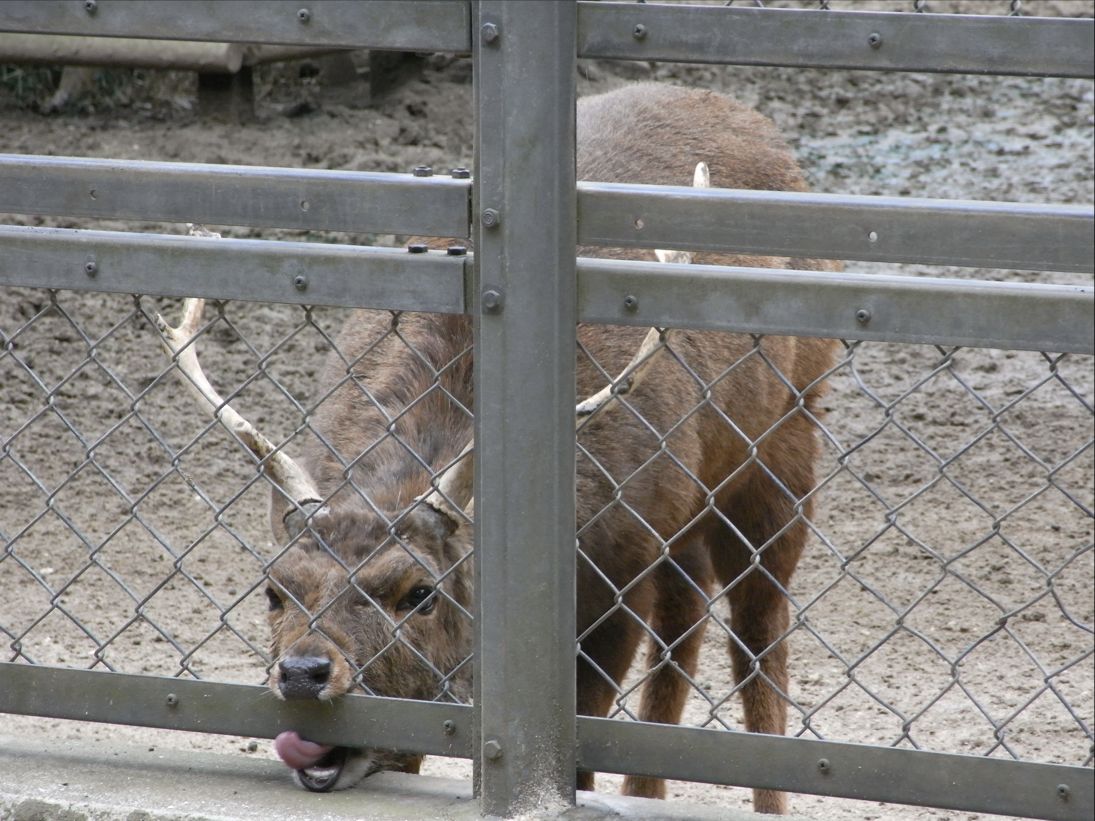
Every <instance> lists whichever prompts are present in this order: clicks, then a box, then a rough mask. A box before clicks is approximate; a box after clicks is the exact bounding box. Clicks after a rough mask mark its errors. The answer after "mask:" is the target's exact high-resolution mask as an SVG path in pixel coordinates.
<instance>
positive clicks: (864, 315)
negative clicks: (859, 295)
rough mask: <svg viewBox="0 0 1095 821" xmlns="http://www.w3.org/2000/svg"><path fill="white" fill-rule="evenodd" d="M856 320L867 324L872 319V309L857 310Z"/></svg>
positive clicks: (861, 323)
mask: <svg viewBox="0 0 1095 821" xmlns="http://www.w3.org/2000/svg"><path fill="white" fill-rule="evenodd" d="M855 321H856V322H858V323H859V324H860V325H866V324H867V323H868V322H870V321H871V309H870V308H860V309H859V310H858V311H856V312H855Z"/></svg>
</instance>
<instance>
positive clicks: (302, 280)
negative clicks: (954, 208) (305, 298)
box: [293, 274, 308, 291]
mask: <svg viewBox="0 0 1095 821" xmlns="http://www.w3.org/2000/svg"><path fill="white" fill-rule="evenodd" d="M293 287H295V288H296V289H297V290H298V291H303V290H304V289H305V288H307V287H308V277H306V276H304V275H303V274H297V275H296V276H295V277H293Z"/></svg>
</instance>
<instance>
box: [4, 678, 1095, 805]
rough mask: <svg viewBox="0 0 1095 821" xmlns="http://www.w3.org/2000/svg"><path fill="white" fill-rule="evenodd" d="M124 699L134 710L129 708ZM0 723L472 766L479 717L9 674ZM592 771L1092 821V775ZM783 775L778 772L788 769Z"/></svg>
mask: <svg viewBox="0 0 1095 821" xmlns="http://www.w3.org/2000/svg"><path fill="white" fill-rule="evenodd" d="M122 694H124V697H120V696H121V695H122ZM0 712H4V713H15V714H20V715H34V716H44V717H51V718H63V719H76V720H82V721H97V722H108V723H115V724H130V725H136V726H144V727H159V728H165V729H174V730H188V731H192V732H204V733H219V734H225V735H236V736H244V737H253V738H273V737H274V736H276V735H277V734H278V733H279V732H281V731H283V730H288V729H292V730H295V731H296V732H298V733H300V734H301V735H303V736H305V737H307V738H312V739H315V740H317V741H322V742H324V743H328V744H338V745H342V746H348V747H349V746H371V747H380V748H385V749H398V750H403V751H406V752H414V753H422V754H426V755H443V756H450V757H461V758H468V757H470V756H471V755H472V737H471V736H472V708H471V707H469V706H466V705H461V704H438V703H434V702H417V701H405V700H401V699H391V698H376V697H369V696H348V697H344V698H341V699H337V700H335V701H332V702H327V703H323V704H319V703H315V702H312V703H308V702H300V701H290V702H282V701H278V700H277V699H275V698H273V697H272V695H271V694H270V691H269V690H268V689H267V688H265V687H259V686H252V685H243V684H222V683H214V682H206V681H193V680H189V679H180V678H166V677H162V676H147V675H128V674H121V673H108V672H100V671H89V670H73V669H66V668H57V667H45V666H36V665H26V664H13V663H8V662H4V663H0ZM577 729H578V751H577V752H578V766H580V767H582V768H583V769H588V770H595V771H598V772H614V773H635V774H639V775H650V776H662V777H667V778H678V779H684V780H689V781H701V782H707V783H713V784H734V785H739V786H747V787H761V788H772V789H783V790H791V791H794V792H804V793H813V794H816V795H840V796H846V797H851V798H859V799H865V800H871V801H893V802H897V803H926V804H930V805H932V806H939V807H946V808H951V809H961V810H974V811H986V812H1001V813H1008V814H1010V815H1022V816H1029V817H1035V818H1047V819H1063V820H1064V821H1073V819H1088V818H1090V817H1091V814H1092V808H1093V806H1095V796H1093V784H1092V779H1091V777H1090V770H1088V769H1086V768H1083V767H1071V766H1064V765H1055V764H1037V763H1027V762H1016V761H1006V760H998V759H989V758H981V757H977V756H965V755H951V754H945V753H928V752H921V751H916V750H901V749H893V748H885V747H875V746H869V745H861V744H848V743H842V742H832V741H815V740H812V739H799V738H783V737H776V736H763V735H751V734H747V733H736V732H727V731H725V730H709V729H700V728H694V727H670V726H666V725H652V724H644V723H641V722H624V721H610V720H606V719H598V718H587V717H579V718H578V719H577ZM777 762H778V763H777Z"/></svg>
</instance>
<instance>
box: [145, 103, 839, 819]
mask: <svg viewBox="0 0 1095 821" xmlns="http://www.w3.org/2000/svg"><path fill="white" fill-rule="evenodd" d="M577 122H578V137H577V139H578V146H577V147H578V151H577V154H578V177H579V178H580V179H587V180H595V181H606V182H636V183H651V184H663V185H681V184H687V181H688V180H689V178H690V177H693V174H694V170H695V173H696V184H704V181H703V180H702V166H700V165H699V164H702V163H706V164H707V166H708V167H709V169H710V176H711V179H712V180H713V182H714V184H715V185H717V186H720V187H725V188H752V189H773V190H790V191H801V190H805V183H804V181H803V178H802V175H801V173H800V171H799V169H798V167H797V165H796V163H795V161H794V159H793V158H792V156H791V153H790V151H789V149H788V148H787V146H786V145H785V143H784V142H783V141H782V139H781V138H780V136H779V135H778V134H777V132H776V130H775V127H774V126H773V125H772V123H771V122H770V121H768V120H767V119H766V118H764V117H762V116H761V115H760V114H758V113H756V112H754V111H752V110H750V109H748V108H746V107H744V106H742V105H740V104H738V103H736V102H734V101H732V100H730V99H728V98H726V97H724V96H722V95H720V94H716V93H712V92H707V91H694V90H684V89H680V88H673V87H669V86H661V85H656V84H643V85H635V86H631V87H627V88H623V89H620V90H618V91H614V92H610V93H608V94H603V95H600V96H596V97H589V98H584V99H582V100H580V101H579V103H578V118H577ZM438 244H439V243H436V242H435V246H436V245H438ZM579 253H580V254H582V255H586V256H598V255H600V256H612V257H619V258H632V259H642V258H645V257H647V252H643V251H639V250H623V249H603V248H581V249H579ZM658 255H659V257H660V258H662V259H677V260H685V261H687V260H692V261H694V262H697V263H713V264H723V265H752V266H769V267H796V268H807V269H815V270H836V269H837V267H838V266H837V265H835V264H833V263H827V262H820V261H816V260H802V259H795V260H787V259H780V258H760V257H747V256H730V255H711V254H706V255H700V254H697V255H695V256H694V257H693V256H692V255H690V254H684V253H681V252H659V254H658ZM200 316H201V302H200V301H198V300H191V301H189V303H188V305H187V308H186V312H185V317H184V321H183V322H182V324H181V326H180V327H179V328H177V329H176V328H170V327H168V326H167V325H166V323H164V322H163V321H162V320H160V329H161V332H162V333H163V335H164V338H165V342H166V344H167V345H168V347H169V349H170V350H171V352H172V354H173V356H174V357H175V359H176V360H177V361H178V363H179V367H180V369H181V370H183V371H184V373H185V374H186V375H187V382H188V383H189V384H190V385H191V386H192V387H194V388H195V391H196V393H197V394H198V395H199V397H200V400H201V402H202V404H203V405H204V407H205V408H206V409H207V410H208V411H210V412H213V413H215V414H216V415H217V416H218V417H219V418H220V419H221V420H222V421H223V422H224V423H225V424H226V425H228V426H229V427H230V428H231V429H232V430H234V431H235V432H236V434H237V435H238V436H239V437H240V438H241V439H242V440H243V441H244V442H245V444H247V445H248V447H250V448H251V450H252V451H253V452H254V453H255V455H256V456H258V458H259V459H260V460H262V464H263V465H264V468H265V470H266V471H267V474H268V475H269V476H270V477H271V478H272V479H273V482H274V484H275V490H274V492H273V497H272V506H271V519H272V526H273V530H274V535H275V537H276V539H278V540H279V542H280V543H282V544H286V545H291V546H290V547H289V549H287V550H286V551H284V552H283V553H282V554H281V556H280V558H279V559H277V561H276V562H275V563H274V564H273V566H272V567H271V569H270V572H269V585H268V589H267V595H268V597H269V604H270V624H271V628H272V634H273V638H272V653H273V658H274V664H273V665H272V667H271V671H270V679H269V684H270V688H271V689H272V690H273V692H274V693H275V694H276V695H277V696H279V697H281V698H289V699H294V698H305V699H321V700H326V699H332V698H337V697H338V696H341V695H343V694H345V693H348V692H350V691H354V690H358V689H360V690H363V691H365V692H369V693H373V694H377V695H383V696H396V697H402V698H415V699H438V698H442V699H455V700H467V699H468V698H469V695H470V678H471V663H470V658H469V657H470V654H471V648H472V627H471V623H470V616H469V611H470V610H471V608H472V601H473V596H474V590H473V583H472V580H473V568H472V558H471V545H472V527H473V525H472V518H473V515H474V514H473V510H472V509H473V507H474V503H473V500H472V499H471V476H470V475H471V469H472V468H471V465H472V458H471V453H472V449H471V440H472V419H471V415H470V412H469V409H470V408H471V407H472V406H473V395H472V367H473V357H472V351H471V348H472V337H473V332H472V321H471V319H470V318H469V317H467V316H448V315H430V314H399V315H393V314H392V313H390V312H387V311H373V310H362V311H357V312H355V313H354V314H353V316H352V317H351V318H350V319H349V320H348V321H347V323H346V324H345V326H344V327H343V329H342V331H341V333H340V335H339V337H338V340H337V345H336V350H335V351H334V352H333V353H332V354H331V355H330V356H329V357H328V360H327V363H326V367H325V371H324V373H323V376H322V379H321V382H320V384H321V385H322V386H323V387H322V390H323V391H324V392H325V393H324V397H325V398H323V400H322V401H321V402H320V404H319V406H318V409H317V411H316V413H315V415H314V418H313V419H312V420H311V430H312V432H313V433H314V436H313V438H312V440H311V441H310V443H309V444H308V445H307V446H306V450H305V452H304V454H303V456H302V458H301V459H300V461H299V462H294V461H293V460H292V459H290V458H289V457H288V456H287V455H286V454H285V453H284V452H283V451H282V450H280V449H278V448H275V447H274V446H273V445H272V444H271V443H270V442H269V441H268V440H266V439H265V438H263V437H262V436H261V434H259V433H257V432H256V431H255V430H254V429H253V428H252V427H251V426H250V425H249V424H248V423H247V422H246V421H245V420H243V419H242V418H241V417H239V416H238V414H236V413H235V411H233V410H232V409H231V408H230V407H228V406H227V405H225V403H224V402H223V400H222V399H221V398H220V397H219V396H218V395H217V393H216V392H215V390H214V389H213V388H212V386H211V385H209V383H208V381H207V380H206V379H205V377H204V376H203V375H202V374H201V370H200V367H199V366H198V364H197V357H196V353H195V346H194V344H193V339H194V338H195V337H196V335H197V333H198V331H199V328H200V324H201V320H200ZM578 339H579V342H580V351H581V352H583V353H580V354H579V358H578V363H577V383H578V393H579V395H580V396H588V397H590V398H589V399H586V400H585V401H583V402H581V403H580V404H579V405H578V407H577V408H576V423H577V437H578V443H579V451H578V459H577V486H578V494H577V518H578V528H579V531H578V532H579V547H580V556H579V559H578V579H577V585H578V614H577V621H578V630H579V634H578V638H579V661H578V682H577V685H578V690H577V692H578V712H579V713H580V714H582V715H591V716H602V715H605V714H606V713H607V712H608V710H609V708H610V706H611V704H612V702H613V699H614V698H615V697H616V696H617V695H618V693H619V689H618V687H619V685H620V683H621V682H622V681H623V679H624V677H625V675H626V674H627V672H628V670H629V668H630V667H631V665H632V661H633V659H634V657H635V655H636V652H637V650H638V648H639V645H640V643H642V641H643V638H644V636H650V637H651V650H650V653H649V663H650V666H651V668H652V670H653V672H652V673H651V674H650V675H649V677H648V678H647V680H646V681H645V683H644V689H643V693H642V699H641V705H640V711H639V718H641V719H642V720H645V721H654V722H663V723H676V722H677V721H678V720H679V719H680V715H681V711H682V709H683V705H684V701H685V699H686V697H687V694H688V690H689V683H688V678H690V677H691V676H692V675H693V674H694V671H695V668H696V661H697V654H698V651H699V647H700V642H701V638H702V624H703V622H704V621H705V616H706V615H707V614H708V612H709V611H710V609H711V607H713V606H714V605H713V603H712V600H711V599H710V598H709V595H710V594H711V593H712V591H713V590H714V589H716V587H715V585H716V582H717V585H718V587H717V589H718V590H719V591H720V596H719V597H723V596H724V597H725V598H726V599H727V600H728V602H729V604H730V611H731V617H730V626H731V628H732V633H733V636H732V637H731V639H730V641H729V649H730V655H731V658H732V662H733V670H734V675H735V678H736V680H737V682H738V683H739V685H740V691H741V695H742V698H743V700H744V706H745V723H746V729H748V730H750V731H755V732H762V733H779V734H782V733H783V732H784V731H785V726H786V712H787V706H786V705H787V701H788V699H789V697H788V695H787V693H788V675H787V648H786V642H785V641H783V639H784V638H785V637H786V634H787V631H788V627H789V608H788V602H787V598H786V592H785V591H786V589H787V586H788V584H789V582H790V578H791V574H792V572H793V571H794V568H795V565H796V563H797V562H798V559H799V556H800V554H801V552H802V549H803V544H804V541H805V538H806V531H807V528H806V525H805V521H806V520H807V519H808V518H809V517H810V515H811V511H812V508H813V493H814V490H815V480H814V462H815V459H816V455H817V450H818V446H817V443H816V441H815V427H816V425H815V423H814V421H813V419H814V418H816V417H817V415H818V413H819V409H818V399H819V397H820V395H821V393H822V390H823V387H822V381H823V379H824V377H825V375H826V373H827V371H828V369H829V368H830V367H831V363H832V361H833V355H834V354H833V348H834V345H833V343H831V342H830V341H826V340H817V339H797V338H790V337H764V338H759V339H758V338H754V337H752V336H747V335H741V334H731V333H716V332H693V331H687V330H673V331H659V330H658V329H651V330H648V331H644V330H643V329H641V328H626V327H609V326H581V327H579V328H578ZM636 352H638V353H636ZM606 374H619V377H618V378H616V379H612V380H611V383H610V380H609V378H608V377H607V376H606ZM621 605H623V606H621ZM697 625H700V627H697ZM276 746H277V749H278V752H279V754H280V755H281V757H282V758H283V760H284V761H285V762H286V763H287V764H288V765H289V766H290V767H292V768H293V769H294V770H295V771H296V778H297V780H298V781H299V783H300V784H301V785H302V786H304V787H306V788H308V789H312V790H326V789H332V788H336V789H337V788H343V787H348V786H351V785H352V784H354V783H356V782H357V781H358V780H359V779H361V778H362V777H363V776H366V775H369V774H371V773H373V772H376V771H378V770H383V769H395V770H404V771H409V772H416V771H417V770H418V767H419V764H420V762H421V757H420V756H416V755H411V754H403V753H397V752H391V751H384V750H373V749H353V750H351V749H345V748H331V747H328V746H325V745H320V744H315V743H312V742H309V741H305V740H304V739H302V738H300V737H299V736H298V735H297V734H295V733H283V734H282V736H280V737H279V738H278V740H277V743H276ZM578 785H579V787H581V788H584V789H591V788H592V786H593V774H592V773H586V772H582V773H579V774H578ZM624 790H625V792H626V793H628V794H631V795H644V796H657V797H661V796H664V784H663V782H662V781H660V780H659V779H653V778H637V777H630V778H628V779H627V781H626V783H625V787H624ZM754 803H755V806H756V808H757V809H758V810H760V811H764V812H775V813H778V812H784V811H785V810H786V797H785V796H784V795H783V794H782V793H779V792H776V791H772V790H757V791H756V792H755V795H754Z"/></svg>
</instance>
